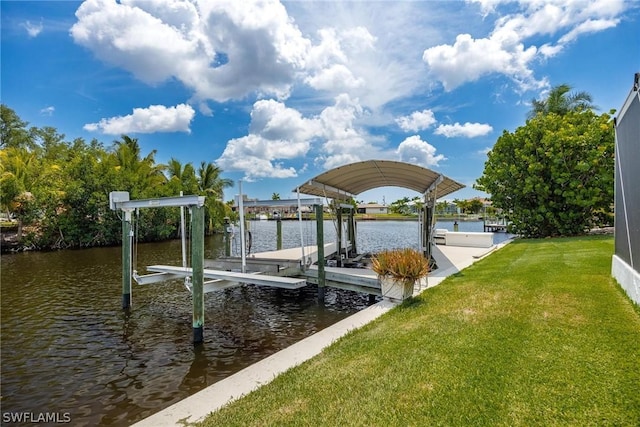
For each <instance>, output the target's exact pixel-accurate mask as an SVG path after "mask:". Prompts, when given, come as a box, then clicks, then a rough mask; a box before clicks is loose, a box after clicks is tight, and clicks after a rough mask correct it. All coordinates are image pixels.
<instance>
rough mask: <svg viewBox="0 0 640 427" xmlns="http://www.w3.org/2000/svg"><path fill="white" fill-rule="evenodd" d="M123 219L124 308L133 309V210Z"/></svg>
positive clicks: (126, 211)
mask: <svg viewBox="0 0 640 427" xmlns="http://www.w3.org/2000/svg"><path fill="white" fill-rule="evenodd" d="M123 212H124V215H123V217H122V308H123V309H128V308H130V307H131V240H132V239H131V237H132V236H131V210H130V209H126V210H123Z"/></svg>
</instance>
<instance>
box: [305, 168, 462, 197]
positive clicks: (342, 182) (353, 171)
mask: <svg viewBox="0 0 640 427" xmlns="http://www.w3.org/2000/svg"><path fill="white" fill-rule="evenodd" d="M378 187H403V188H408V189H410V190H414V191H417V192H418V193H421V194H424V193H426V192H427V191H428V190H432V189H434V188H435V190H436V195H435V197H436V199H437V198H439V197H443V196H446V195H447V194H450V193H453V192H454V191H457V190H460V189H461V188H464V185H463V184H460V183H459V182H456V181H454V180H452V179H451V178H447V177H445V176H444V175H442V174H440V173H438V172H434V171H432V170H430V169H427V168H423V167H422V166H416V165H412V164H410V163H403V162H395V161H391V160H366V161H364V162H357V163H351V164H348V165H344V166H339V167H337V168H334V169H331V170H328V171H326V172H324V173H321V174H320V175H318V176H316V177H315V178H312V179H311V180H309V181H307V182H305V183H304V184H302V185H300V186H299V187H298V188H297V189H294V191H296V190H299V191H300V193H303V194H311V195H314V196H320V197H328V198H332V199H339V200H345V199H348V198H350V197H355V196H357V195H358V194H360V193H362V192H364V191H367V190H371V189H373V188H378Z"/></svg>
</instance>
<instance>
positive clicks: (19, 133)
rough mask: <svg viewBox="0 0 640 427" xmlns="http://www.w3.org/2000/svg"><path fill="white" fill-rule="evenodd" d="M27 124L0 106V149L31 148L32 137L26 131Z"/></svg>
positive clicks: (32, 145)
mask: <svg viewBox="0 0 640 427" xmlns="http://www.w3.org/2000/svg"><path fill="white" fill-rule="evenodd" d="M28 124H29V123H27V122H23V121H22V120H21V119H20V117H18V115H17V114H16V112H15V111H13V110H12V109H11V108H9V107H7V106H6V105H4V104H2V105H0V148H7V147H14V148H18V147H20V148H33V147H34V146H35V143H34V141H33V135H32V134H31V132H29V131H28V130H27V129H26V128H27V125H28Z"/></svg>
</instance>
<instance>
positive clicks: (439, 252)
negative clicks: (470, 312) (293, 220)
mask: <svg viewBox="0 0 640 427" xmlns="http://www.w3.org/2000/svg"><path fill="white" fill-rule="evenodd" d="M509 242H510V241H507V242H503V243H501V244H499V245H497V246H493V247H491V248H467V247H458V246H435V247H434V250H433V257H434V258H435V259H436V262H437V263H438V269H437V270H435V271H433V272H432V273H431V274H429V277H428V278H427V283H426V287H429V288H430V287H433V286H436V285H438V284H440V282H442V281H443V280H444V279H445V278H447V277H448V276H450V275H452V274H455V273H457V272H458V271H460V270H462V269H464V268H466V267H468V266H470V265H471V264H473V263H474V262H475V261H477V260H478V259H480V258H482V257H484V256H486V255H487V254H489V253H491V252H492V251H494V250H496V249H498V248H500V247H502V246H504V245H506V244H507V243H509ZM424 289H425V287H423V288H422V289H421V290H420V291H422V290H424ZM395 305H396V304H395V303H392V302H390V301H386V300H383V301H380V302H379V303H377V304H374V305H372V306H369V307H367V308H365V309H364V310H361V311H359V312H357V313H355V314H353V315H352V316H349V317H348V318H346V319H343V320H341V321H340V322H338V323H336V324H334V325H332V326H330V327H328V328H325V329H323V330H321V331H319V332H317V333H315V334H314V335H312V336H310V337H307V338H305V339H303V340H302V341H299V342H297V343H295V344H293V345H291V346H289V347H287V348H285V349H284V350H281V351H279V352H277V353H275V354H273V355H271V356H269V357H267V358H266V359H263V360H261V361H259V362H257V363H254V364H253V365H251V366H249V367H247V368H245V369H243V370H241V371H239V372H237V373H236V374H234V375H231V376H230V377H227V378H225V379H223V380H221V381H218V382H217V383H215V384H212V385H210V386H209V387H207V388H205V389H203V390H201V391H199V392H198V393H195V394H193V395H191V396H189V397H187V398H185V399H183V400H181V401H180V402H177V403H175V404H173V405H171V406H170V407H168V408H166V409H163V410H161V411H160V412H158V413H156V414H154V415H151V416H150V417H148V418H145V419H144V420H142V421H140V422H138V423H136V424H134V426H135V427H163V426H184V425H185V424H187V423H194V422H198V421H202V420H203V419H204V418H205V417H206V416H207V415H208V414H209V413H211V412H213V411H216V410H218V409H220V408H221V407H223V406H224V405H226V404H227V403H229V402H232V401H233V400H236V399H238V398H240V397H242V396H244V395H246V394H248V393H250V392H251V391H253V390H256V389H257V388H259V387H260V386H262V385H264V384H267V383H269V382H271V381H272V380H273V379H274V378H275V377H276V376H278V375H279V374H281V373H283V372H285V371H287V370H288V369H290V368H292V367H294V366H297V365H299V364H301V363H302V362H305V361H307V360H309V359H311V358H312V357H314V356H316V355H317V354H319V353H320V352H321V351H322V350H323V349H324V348H325V347H328V346H329V345H331V344H332V343H333V342H335V341H336V340H337V339H338V338H340V337H342V336H344V335H345V334H346V333H347V332H349V331H352V330H354V329H357V328H360V327H361V326H363V325H366V324H367V323H369V322H371V321H372V320H374V319H376V318H378V317H380V316H381V315H382V314H384V313H386V312H387V311H389V310H390V309H391V308H393V307H394V306H395Z"/></svg>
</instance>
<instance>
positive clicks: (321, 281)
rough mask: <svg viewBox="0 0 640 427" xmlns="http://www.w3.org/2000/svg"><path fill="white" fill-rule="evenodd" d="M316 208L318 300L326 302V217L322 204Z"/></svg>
mask: <svg viewBox="0 0 640 427" xmlns="http://www.w3.org/2000/svg"><path fill="white" fill-rule="evenodd" d="M314 206H315V209H316V242H317V245H318V301H320V302H324V292H325V287H324V286H325V274H324V218H323V211H322V205H314Z"/></svg>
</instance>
